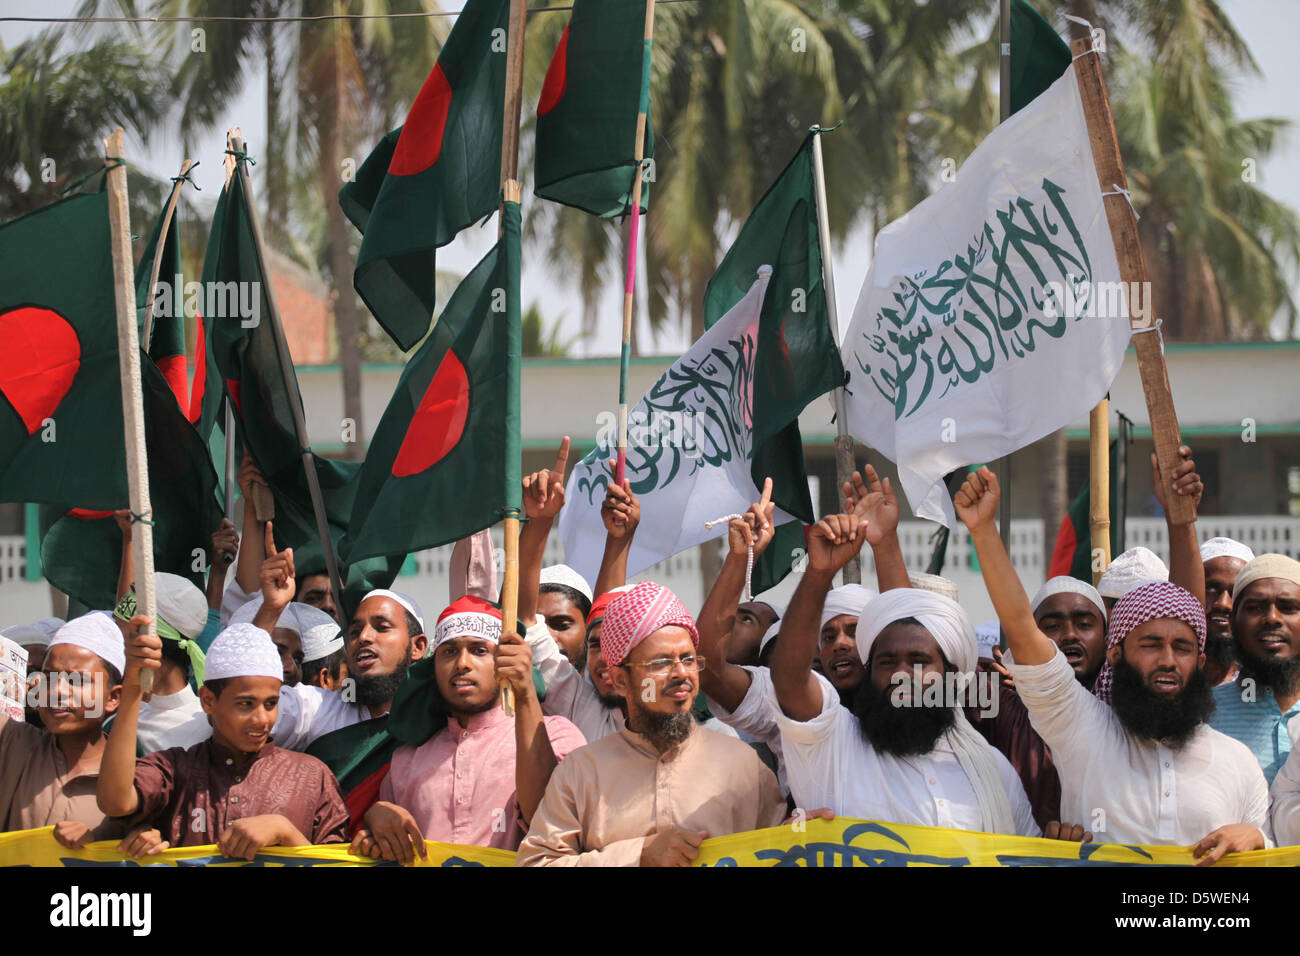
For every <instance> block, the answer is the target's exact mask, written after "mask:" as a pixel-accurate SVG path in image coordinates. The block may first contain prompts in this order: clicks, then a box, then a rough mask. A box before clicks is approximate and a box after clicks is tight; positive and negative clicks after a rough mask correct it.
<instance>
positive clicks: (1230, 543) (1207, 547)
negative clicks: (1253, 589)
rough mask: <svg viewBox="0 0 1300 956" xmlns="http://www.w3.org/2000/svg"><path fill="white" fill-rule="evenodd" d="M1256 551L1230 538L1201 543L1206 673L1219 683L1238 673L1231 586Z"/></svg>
mask: <svg viewBox="0 0 1300 956" xmlns="http://www.w3.org/2000/svg"><path fill="white" fill-rule="evenodd" d="M1253 560H1255V552H1254V551H1252V550H1250V548H1248V547H1246V546H1245V545H1244V544H1242V543H1241V542H1240V541H1234V540H1232V538H1210V539H1209V540H1208V541H1204V542H1202V543H1201V564H1202V565H1204V567H1205V624H1206V627H1207V631H1206V634H1205V676H1206V677H1208V678H1209V680H1210V683H1211V684H1212V685H1213V686H1215V687H1218V686H1219V685H1220V684H1226V683H1229V682H1230V681H1231V680H1232V679H1233V678H1234V677H1235V676H1236V675H1237V649H1236V646H1235V644H1234V643H1233V639H1232V587H1233V585H1234V584H1236V582H1237V575H1238V574H1240V573H1241V569H1242V568H1244V567H1245V566H1246V564H1247V562H1249V561H1253Z"/></svg>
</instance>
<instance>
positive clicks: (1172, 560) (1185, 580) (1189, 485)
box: [1151, 445, 1205, 604]
mask: <svg viewBox="0 0 1300 956" xmlns="http://www.w3.org/2000/svg"><path fill="white" fill-rule="evenodd" d="M1178 456H1179V457H1180V458H1181V459H1182V461H1181V462H1179V463H1178V467H1177V468H1175V469H1174V493H1175V494H1179V495H1191V496H1192V504H1193V506H1194V507H1196V508H1199V507H1200V505H1201V495H1202V494H1203V493H1204V492H1205V484H1204V482H1202V481H1201V476H1200V475H1198V474H1197V473H1196V462H1194V461H1192V450H1191V449H1190V448H1188V447H1187V446H1186V445H1181V446H1179V448H1178ZM1151 468H1152V480H1153V481H1154V482H1155V489H1156V500H1157V501H1158V502H1160V507H1161V508H1163V509H1164V510H1165V530H1166V532H1167V533H1168V535H1169V580H1170V582H1171V583H1173V584H1177V585H1178V586H1179V587H1181V588H1186V589H1187V590H1188V591H1191V592H1192V593H1193V594H1194V595H1196V599H1197V600H1198V601H1200V602H1201V603H1202V604H1204V603H1205V565H1204V563H1202V561H1201V546H1200V544H1199V543H1198V542H1197V540H1196V522H1195V521H1193V522H1192V523H1191V524H1179V525H1175V524H1170V523H1169V504H1168V502H1167V501H1165V483H1164V482H1163V481H1161V480H1160V464H1159V462H1158V461H1157V460H1156V456H1155V454H1154V453H1153V454H1152V455H1151Z"/></svg>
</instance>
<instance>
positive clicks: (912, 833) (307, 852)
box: [0, 818, 1300, 867]
mask: <svg viewBox="0 0 1300 956" xmlns="http://www.w3.org/2000/svg"><path fill="white" fill-rule="evenodd" d="M53 833H54V828H53V827H44V828H42V829H39V830H19V831H15V832H12V833H0V867H7V866H68V867H72V866H377V865H378V866H395V865H396V864H392V863H383V862H382V861H376V860H371V859H368V858H365V857H357V856H352V855H351V854H350V853H348V848H347V845H346V844H337V843H336V844H333V845H331V846H302V847H267V848H266V849H265V850H263V851H262V852H260V853H258V854H257V855H256V857H254V859H252V860H235V859H230V858H229V857H223V856H221V855H220V853H219V852H218V850H217V848H216V847H215V846H192V847H185V848H183V849H176V850H164V851H163V852H162V853H159V854H157V855H155V856H151V857H146V858H145V859H143V860H133V859H131V858H130V857H127V856H123V855H122V854H121V853H118V852H117V851H116V850H114V847H115V846H116V845H117V842H116V841H105V842H102V843H92V844H90V845H89V846H87V847H86V849H84V850H68V849H65V848H64V847H62V846H60V845H59V844H58V843H57V842H55V840H54V836H53ZM425 846H426V847H428V851H429V859H428V860H427V861H424V862H421V861H417V862H416V865H417V866H514V862H515V855H514V854H513V853H511V852H509V851H508V850H493V849H488V848H486V847H479V846H460V845H457V844H452V843H433V842H428V843H426V844H425ZM1195 862H1196V860H1195V858H1194V857H1193V856H1192V851H1191V850H1190V849H1189V848H1187V847H1175V846H1126V845H1121V844H1117V843H1083V844H1079V843H1066V842H1065V841H1063V840H1043V839H1037V838H1033V837H1017V836H1002V835H1000V834H996V833H974V832H971V831H969V830H944V829H941V828H938V827H918V826H909V825H906V824H900V823H873V822H870V821H866V820H851V819H848V818H840V819H836V820H820V819H817V820H810V821H808V822H807V823H806V824H805V825H803V826H802V828H796V826H795V825H786V826H780V827H772V828H770V829H767V830H754V831H751V832H749V833H734V834H732V835H731V836H725V837H716V838H714V839H711V840H705V841H704V843H702V844H701V845H700V857H699V859H698V860H696V862H695V865H696V866H715V867H716V866H1151V865H1155V866H1191V865H1193V864H1195ZM1218 866H1300V847H1296V846H1288V847H1282V848H1280V849H1277V850H1256V851H1255V852H1253V853H1234V854H1231V855H1229V856H1226V857H1224V858H1223V860H1221V861H1220V862H1219V863H1218Z"/></svg>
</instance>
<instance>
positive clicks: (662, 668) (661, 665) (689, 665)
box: [622, 655, 705, 677]
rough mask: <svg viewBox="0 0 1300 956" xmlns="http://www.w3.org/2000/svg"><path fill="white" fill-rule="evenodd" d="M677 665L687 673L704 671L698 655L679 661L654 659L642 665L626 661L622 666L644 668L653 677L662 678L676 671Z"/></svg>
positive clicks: (675, 659)
mask: <svg viewBox="0 0 1300 956" xmlns="http://www.w3.org/2000/svg"><path fill="white" fill-rule="evenodd" d="M678 664H681V665H682V666H683V667H685V668H686V669H687V670H688V671H697V672H698V671H702V670H704V667H705V660H704V658H703V657H700V656H698V655H687V656H686V657H683V658H680V659H678V658H674V657H656V658H655V659H654V660H652V661H645V662H643V663H636V662H635V661H628V662H627V663H626V664H623V665H622V666H623V667H644V668H645V669H646V670H648V671H649V672H650V673H651V674H653V675H654V676H655V677H664V676H666V675H668V674H671V673H672V672H673V671H674V670H675V669H676V667H677V665H678Z"/></svg>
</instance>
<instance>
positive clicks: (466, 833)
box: [379, 707, 587, 850]
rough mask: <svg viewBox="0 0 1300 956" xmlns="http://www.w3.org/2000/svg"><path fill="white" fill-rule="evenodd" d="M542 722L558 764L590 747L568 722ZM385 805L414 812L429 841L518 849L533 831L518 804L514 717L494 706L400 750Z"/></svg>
mask: <svg viewBox="0 0 1300 956" xmlns="http://www.w3.org/2000/svg"><path fill="white" fill-rule="evenodd" d="M542 721H543V724H544V726H545V727H546V735H547V737H549V738H550V741H551V749H552V750H554V751H555V757H556V759H557V760H563V759H564V758H565V756H566V755H567V754H569V753H570V752H571V751H573V750H576V749H578V748H579V747H581V746H583V745H584V744H585V743H586V742H587V741H586V739H585V738H584V737H583V736H582V732H581V731H580V730H578V728H577V727H575V726H574V725H573V724H572V723H570V722H569V721H567V720H565V719H564V718H563V717H543V718H542ZM379 799H380V800H384V801H386V802H388V803H395V804H397V805H398V806H400V807H403V808H404V809H406V810H407V811H409V812H410V814H411V816H413V817H414V818H415V822H416V824H417V825H418V826H419V827H420V832H422V833H423V834H424V838H425V839H426V840H435V841H437V842H440V843H460V844H463V845H466V846H489V847H496V848H498V849H502V850H514V849H517V848H518V847H519V841H520V840H522V839H523V836H524V833H525V832H526V831H527V829H528V828H527V826H526V825H525V824H524V821H523V820H522V818H521V817H520V816H519V802H518V800H517V799H516V797H515V722H514V718H512V717H507V716H506V715H505V713H504V712H502V710H501V708H500V707H493V708H492V709H491V710H486V711H484V712H483V713H481V714H475V715H474V716H472V717H471V718H470V719H469V726H468V727H462V726H461V725H460V724H459V723H458V722H457V721H456V720H455V719H452V720H451V721H450V722H449V723H448V724H447V726H446V727H444V728H443V729H442V730H440V731H438V732H437V733H436V734H434V735H433V736H432V737H431V738H429V739H428V740H427V741H425V742H424V743H423V744H421V745H420V746H419V747H411V746H409V745H404V746H401V747H398V748H397V749H396V750H395V751H394V752H393V762H392V766H391V768H390V769H389V771H388V775H387V776H386V777H385V778H384V782H383V783H382V784H380V787H379Z"/></svg>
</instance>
